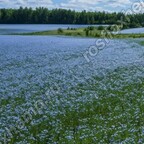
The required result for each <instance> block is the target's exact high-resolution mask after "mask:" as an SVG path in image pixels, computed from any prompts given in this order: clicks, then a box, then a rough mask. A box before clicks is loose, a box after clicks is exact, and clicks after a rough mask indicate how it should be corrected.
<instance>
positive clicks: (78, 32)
mask: <svg viewBox="0 0 144 144" xmlns="http://www.w3.org/2000/svg"><path fill="white" fill-rule="evenodd" d="M102 33H103V34H102ZM20 35H43V36H46V35H63V36H75V37H76V36H77V37H93V38H110V39H112V38H122V39H123V38H143V37H144V34H120V33H119V34H114V33H112V32H110V31H108V33H107V32H106V31H103V32H102V30H99V29H98V28H95V29H94V30H90V31H89V33H88V34H86V31H85V28H77V29H72V30H71V29H62V31H59V30H51V31H42V32H32V33H23V34H20Z"/></svg>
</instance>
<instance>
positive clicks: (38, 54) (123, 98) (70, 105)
mask: <svg viewBox="0 0 144 144" xmlns="http://www.w3.org/2000/svg"><path fill="white" fill-rule="evenodd" d="M8 27H9V28H11V26H7V28H8ZM14 27H15V28H16V29H17V28H18V29H22V31H23V32H24V31H27V30H28V29H27V28H29V30H30V31H31V29H33V30H36V31H37V30H47V29H57V28H58V27H59V26H54V27H53V28H49V26H46V25H45V26H44V27H43V26H41V27H42V29H41V27H37V26H35V27H33V26H32V25H31V26H28V27H27V28H25V29H23V26H18V27H17V26H14ZM64 27H65V26H64ZM12 28H13V27H12ZM65 28H66V27H65ZM139 40H140V39H139ZM137 41H138V40H130V39H129V40H122V39H121V40H110V41H109V43H108V44H107V45H106V46H105V47H104V49H103V50H101V51H100V52H99V53H98V55H96V56H95V57H90V60H91V62H90V63H88V62H87V61H86V59H85V58H84V56H83V54H84V53H85V52H86V51H87V50H88V48H89V46H91V45H94V44H95V42H96V39H91V38H72V37H60V36H5V35H3V36H2V35H1V36H0V106H1V107H0V142H1V141H4V136H3V135H4V131H5V128H6V127H7V128H9V127H14V128H17V129H18V130H16V131H15V132H17V131H18V132H19V133H13V136H12V137H11V140H10V141H13V142H15V143H16V142H17V143H19V144H20V143H36V142H40V143H43V144H45V143H47V142H49V143H56V142H57V141H60V139H62V142H65V143H71V142H73V141H75V139H76V136H77V135H78V134H79V135H80V136H79V138H80V141H81V142H83V143H84V142H85V140H86V139H89V138H91V139H92V140H93V141H96V143H98V142H101V143H104V142H105V140H107V137H109V131H107V133H105V131H106V129H109V126H111V127H112V128H113V127H114V129H113V130H112V131H110V133H112V135H113V137H112V138H111V140H113V141H115V142H117V139H118V138H119V135H123V131H125V130H128V131H131V128H133V129H134V131H136V132H137V134H138V133H139V134H142V127H141V126H138V125H134V122H135V120H133V121H132V122H131V123H129V122H124V123H123V121H124V120H125V119H126V118H129V115H128V113H129V111H130V112H131V113H132V117H131V118H133V117H134V118H135V117H137V115H138V117H139V118H141V117H142V116H143V115H142V116H141V115H140V114H139V113H138V114H137V111H139V109H138V108H139V105H142V103H140V102H142V99H140V98H142V97H141V92H142V90H141V89H140V86H139V88H137V87H136V86H134V87H132V91H129V89H130V88H131V87H130V88H129V86H131V85H132V84H133V83H137V84H136V85H138V84H139V83H140V82H141V79H142V78H143V72H142V71H141V69H143V64H144V63H143V62H144V57H143V55H144V48H143V47H142V46H140V45H139V44H138V43H137ZM124 88H125V89H124ZM137 93H138V97H139V98H138V100H139V102H134V109H132V106H131V104H132V102H133V98H135V97H136V96H137ZM118 95H119V96H118ZM130 95H132V98H131V99H130V98H129V96H130ZM37 101H41V103H39V106H38V107H39V108H37V107H36V106H35V103H36V102H37ZM93 102H94V103H93ZM115 102H116V105H115ZM117 102H118V103H117ZM42 103H44V107H43V106H42V105H41V104H42ZM105 106H106V107H105ZM111 106H114V108H112V109H111ZM122 106H123V107H124V110H123V109H122V113H119V112H118V110H121V107H122ZM30 108H34V109H35V110H36V111H31V113H30V114H31V116H32V119H31V118H30V117H29V115H27V116H28V117H29V118H28V117H24V118H22V117H23V116H25V113H26V112H29V109H30ZM99 108H100V109H99ZM39 110H40V111H39ZM103 110H104V111H103ZM101 111H102V114H100V112H101ZM33 112H36V115H35V114H34V113H33ZM113 112H114V113H113ZM32 113H33V114H32ZM105 113H106V115H105ZM121 114H122V117H121ZM105 116H106V117H105ZM142 118H143V117H142ZM25 119H28V123H27V124H26V126H24V127H22V126H21V127H19V128H18V125H20V122H22V121H23V120H25ZM129 119H130V118H129ZM117 120H118V121H119V123H123V124H124V125H125V126H121V124H120V125H119V124H118V123H117ZM106 121H107V122H108V125H107V123H106ZM109 121H110V122H109ZM112 121H113V122H114V123H113V122H112ZM75 122H76V123H75ZM91 124H92V125H91ZM114 125H115V126H114ZM74 129H77V130H76V132H77V133H76V134H75V130H74ZM10 131H11V129H10ZM138 131H139V132H138ZM116 132H118V133H119V134H118V136H117V135H115V133H116ZM89 135H91V136H90V137H89ZM104 135H105V137H103V136H104ZM126 136H127V137H128V140H129V142H130V143H131V142H134V141H135V137H134V136H135V134H134V133H131V135H126ZM95 137H98V139H95ZM102 137H103V138H102ZM16 138H17V139H16ZM79 138H78V139H79ZM101 138H102V139H101ZM121 141H123V142H124V141H127V138H123V139H121Z"/></svg>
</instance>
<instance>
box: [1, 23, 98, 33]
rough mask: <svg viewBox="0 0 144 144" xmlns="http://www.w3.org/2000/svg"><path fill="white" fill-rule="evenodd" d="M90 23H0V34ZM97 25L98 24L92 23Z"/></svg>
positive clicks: (65, 27) (72, 26) (79, 26)
mask: <svg viewBox="0 0 144 144" xmlns="http://www.w3.org/2000/svg"><path fill="white" fill-rule="evenodd" d="M87 26H90V25H59V24H0V34H12V33H27V32H37V31H46V30H57V29H58V28H63V29H67V28H68V27H70V28H83V27H87ZM93 26H99V25H93Z"/></svg>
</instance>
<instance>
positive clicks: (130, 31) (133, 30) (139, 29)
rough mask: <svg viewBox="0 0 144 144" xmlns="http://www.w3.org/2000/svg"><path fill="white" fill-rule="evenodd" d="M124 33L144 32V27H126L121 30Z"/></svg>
mask: <svg viewBox="0 0 144 144" xmlns="http://www.w3.org/2000/svg"><path fill="white" fill-rule="evenodd" d="M121 33H122V34H139V33H140V34H142V33H144V28H132V29H125V30H122V31H121Z"/></svg>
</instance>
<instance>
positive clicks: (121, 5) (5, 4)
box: [0, 0, 144, 12]
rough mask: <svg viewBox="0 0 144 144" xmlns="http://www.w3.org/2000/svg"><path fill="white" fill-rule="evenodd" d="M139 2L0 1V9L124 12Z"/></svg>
mask: <svg viewBox="0 0 144 144" xmlns="http://www.w3.org/2000/svg"><path fill="white" fill-rule="evenodd" d="M136 1H138V0H0V8H19V7H20V6H23V7H33V8H35V7H40V6H43V7H47V8H49V9H52V8H65V9H74V10H77V11H81V10H84V9H85V10H88V11H116V12H117V11H122V10H123V9H124V10H126V9H128V8H131V5H132V4H133V3H134V2H136ZM140 1H144V0H140Z"/></svg>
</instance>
